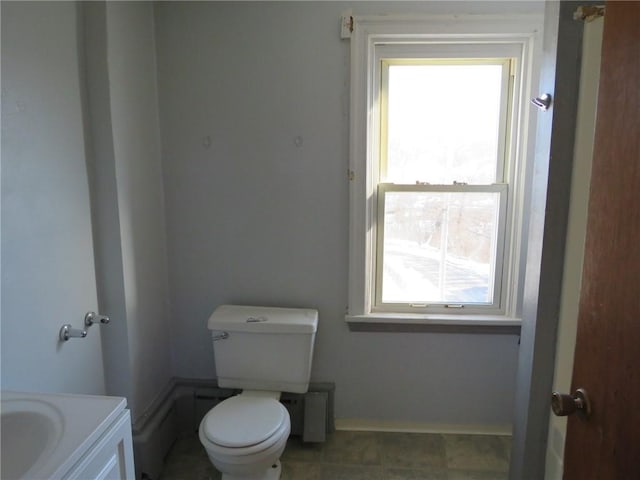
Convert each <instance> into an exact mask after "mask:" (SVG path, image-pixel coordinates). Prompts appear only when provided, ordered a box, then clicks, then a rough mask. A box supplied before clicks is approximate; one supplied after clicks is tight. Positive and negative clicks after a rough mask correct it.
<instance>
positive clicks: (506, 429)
mask: <svg viewBox="0 0 640 480" xmlns="http://www.w3.org/2000/svg"><path fill="white" fill-rule="evenodd" d="M335 423H336V430H350V431H362V432H401V433H445V434H465V435H506V436H511V425H509V424H505V425H476V424H469V425H465V424H460V425H459V424H445V423H421V422H398V421H392V420H371V419H362V418H336V420H335Z"/></svg>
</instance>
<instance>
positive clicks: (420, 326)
mask: <svg viewBox="0 0 640 480" xmlns="http://www.w3.org/2000/svg"><path fill="white" fill-rule="evenodd" d="M345 321H346V322H347V324H348V325H349V330H351V331H352V332H436V333H438V332H441V333H492V334H494V333H501V334H508V335H517V334H519V333H520V325H521V323H522V321H521V320H520V319H519V318H513V317H504V316H498V315H447V316H446V317H445V316H442V315H416V314H402V313H393V314H389V313H370V314H366V315H346V316H345Z"/></svg>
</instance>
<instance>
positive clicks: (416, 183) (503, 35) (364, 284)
mask: <svg viewBox="0 0 640 480" xmlns="http://www.w3.org/2000/svg"><path fill="white" fill-rule="evenodd" d="M532 22H533V23H532ZM536 22H539V19H529V20H528V21H527V22H526V23H522V21H521V19H518V20H513V19H512V20H510V21H496V19H491V20H482V19H478V18H474V19H461V18H456V19H431V20H429V19H425V20H424V21H423V22H418V21H411V22H406V21H394V20H389V19H388V18H385V19H368V20H367V19H356V22H355V29H354V37H353V38H352V52H351V53H352V72H351V73H352V91H351V93H352V125H351V126H352V131H351V171H350V179H351V212H350V213H351V232H350V233H351V239H350V279H349V289H350V291H349V311H348V314H347V320H348V321H365V322H403V323H432V322H433V321H437V322H440V321H445V322H446V321H456V322H458V323H460V322H462V323H465V322H473V323H477V322H488V323H491V322H500V321H502V322H504V321H515V319H516V317H517V310H518V291H519V289H520V287H521V277H522V274H521V273H522V270H523V265H522V261H521V258H522V255H521V253H522V252H523V248H524V246H523V245H522V240H521V239H522V232H523V228H524V220H525V219H524V218H523V215H522V213H521V212H522V211H523V210H524V208H523V202H524V197H525V188H526V171H527V169H526V161H525V160H526V158H527V151H528V148H531V145H532V143H533V142H532V141H531V132H529V131H528V130H527V125H528V122H527V118H528V117H527V115H528V103H527V102H526V100H527V99H528V98H529V96H530V95H529V93H530V92H529V90H528V88H529V85H531V83H532V74H533V70H534V69H533V61H532V59H533V47H534V46H535V45H534V39H535V36H536V31H537V28H538V24H537V23H536ZM523 32H524V33H523Z"/></svg>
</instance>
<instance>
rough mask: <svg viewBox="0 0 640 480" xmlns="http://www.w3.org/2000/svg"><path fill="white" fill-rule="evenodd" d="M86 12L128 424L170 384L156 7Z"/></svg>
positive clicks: (101, 225) (107, 291) (113, 368)
mask: <svg viewBox="0 0 640 480" xmlns="http://www.w3.org/2000/svg"><path fill="white" fill-rule="evenodd" d="M85 9H86V21H87V65H88V72H89V73H88V77H89V89H88V90H89V98H90V111H91V119H92V127H93V128H92V138H93V145H94V159H95V184H96V199H95V200H96V204H97V206H96V209H95V210H96V212H95V221H96V232H97V235H96V237H97V245H98V247H97V250H98V266H99V268H98V274H99V291H100V300H101V307H102V308H103V309H104V310H105V311H106V312H107V313H109V314H111V315H112V316H113V317H114V318H113V322H112V323H113V324H114V325H112V328H110V329H109V330H108V331H107V332H105V342H104V349H105V362H106V378H107V390H108V392H109V393H112V394H119V395H126V396H127V397H128V398H129V405H130V407H131V409H132V411H133V418H134V420H135V419H136V417H138V416H140V415H141V414H142V413H143V411H144V409H145V408H146V407H148V406H149V405H150V403H151V402H152V401H153V400H154V399H155V396H156V395H158V394H159V393H160V391H161V390H162V389H163V388H164V387H165V386H166V385H167V383H168V382H169V379H170V378H171V376H172V367H171V347H170V338H171V336H170V331H169V330H170V326H169V316H168V311H169V310H168V297H169V294H168V283H167V281H168V280H167V263H166V262H167V261H166V258H167V254H166V240H165V238H166V237H165V223H164V199H163V190H162V171H161V162H160V138H159V124H158V109H157V88H156V65H155V44H154V32H153V28H154V27H153V5H152V4H151V3H148V2H126V3H125V2H113V3H111V2H108V3H106V4H103V3H97V4H87V5H85Z"/></svg>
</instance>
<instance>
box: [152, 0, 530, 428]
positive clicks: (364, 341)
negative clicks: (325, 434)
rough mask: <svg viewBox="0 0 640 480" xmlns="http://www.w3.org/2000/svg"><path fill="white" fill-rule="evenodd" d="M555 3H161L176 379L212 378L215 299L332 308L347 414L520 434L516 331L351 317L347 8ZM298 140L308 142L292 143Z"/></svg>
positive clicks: (321, 357)
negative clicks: (365, 328)
mask: <svg viewBox="0 0 640 480" xmlns="http://www.w3.org/2000/svg"><path fill="white" fill-rule="evenodd" d="M542 7H543V5H540V4H530V3H520V2H516V3H515V4H510V3H503V2H496V3H482V2H468V3H463V2H446V3H436V2H433V3H432V2H424V3H396V2H394V3H393V4H392V3H386V2H375V3H361V2H354V3H334V2H301V3H291V2H284V3H272V2H268V3H244V2H239V3H233V4H231V3H221V2H213V3H187V2H181V3H158V4H157V5H156V38H157V55H158V82H159V92H160V119H161V131H162V135H161V138H162V148H163V169H164V189H165V194H166V215H167V232H168V251H169V256H168V258H169V272H170V275H169V278H170V291H171V295H172V296H171V301H172V323H173V325H174V326H175V327H176V328H175V329H174V331H173V335H174V341H173V349H174V367H175V372H176V374H177V375H178V376H184V377H203V378H206V377H213V376H214V375H215V373H214V364H213V358H212V347H211V342H210V340H209V336H208V332H207V329H206V321H207V318H208V315H209V314H210V313H211V311H212V310H213V309H214V308H215V307H216V306H217V305H219V304H222V303H230V302H238V303H247V304H265V305H284V306H307V307H315V308H318V309H319V311H320V324H319V331H318V336H317V342H316V353H315V357H314V366H313V371H312V379H313V380H315V381H334V382H335V383H336V415H337V417H338V418H343V419H348V418H360V419H369V420H377V421H380V420H382V421H384V420H387V421H402V422H425V423H432V424H486V425H489V424H492V425H503V424H509V423H510V421H511V418H512V412H513V390H514V385H515V376H516V364H517V357H518V337H517V336H513V335H495V334H464V333H446V334H445V333H362V332H359V333H356V332H349V330H348V328H347V325H346V324H345V322H344V314H345V307H346V304H347V254H348V251H347V249H348V206H349V204H348V182H347V166H348V135H349V131H348V104H349V103H348V102H349V42H348V41H346V40H341V39H340V38H339V19H340V15H341V13H343V12H344V11H346V10H347V9H349V8H352V9H353V13H354V14H356V15H357V14H369V13H385V12H386V13H410V12H416V13H502V12H521V13H526V12H532V11H536V12H540V9H541V8H542ZM298 138H299V139H300V140H302V143H301V144H300V142H299V141H298V142H296V139H298Z"/></svg>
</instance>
